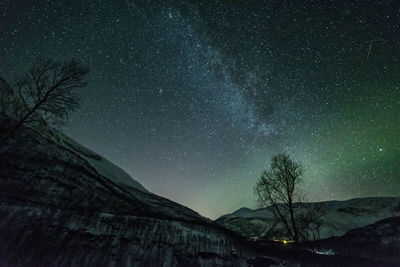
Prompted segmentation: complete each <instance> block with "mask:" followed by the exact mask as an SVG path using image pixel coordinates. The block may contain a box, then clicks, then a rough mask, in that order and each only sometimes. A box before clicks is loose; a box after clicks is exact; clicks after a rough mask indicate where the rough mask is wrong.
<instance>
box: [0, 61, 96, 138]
mask: <svg viewBox="0 0 400 267" xmlns="http://www.w3.org/2000/svg"><path fill="white" fill-rule="evenodd" d="M88 72H89V70H88V69H87V68H85V67H84V66H82V65H81V64H80V63H79V62H78V61H76V60H74V59H72V60H70V61H64V62H58V61H54V60H51V59H47V60H42V61H41V62H40V63H39V64H37V65H35V66H33V67H31V68H30V69H29V70H28V73H27V74H26V75H25V76H23V77H22V78H20V79H19V80H17V82H16V88H15V89H14V93H13V100H12V101H9V102H8V103H9V105H10V107H8V110H9V116H10V117H11V118H12V120H13V124H12V125H11V127H10V129H9V130H8V131H7V132H6V133H5V134H4V135H3V136H2V137H1V139H0V144H3V143H4V142H6V141H7V140H8V139H9V138H10V137H11V136H13V135H14V134H15V133H16V132H17V131H18V130H19V129H20V128H21V126H23V125H26V126H34V127H40V125H47V124H50V125H54V124H60V123H62V122H63V121H64V120H65V119H66V118H67V117H68V115H69V114H70V112H71V111H73V110H75V109H76V108H77V107H78V105H79V100H80V99H79V97H78V94H77V92H76V90H77V89H80V88H83V87H85V86H86V82H85V81H84V78H85V76H86V75H87V74H88ZM10 113H11V114H10Z"/></svg>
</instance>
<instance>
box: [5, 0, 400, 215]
mask: <svg viewBox="0 0 400 267" xmlns="http://www.w3.org/2000/svg"><path fill="white" fill-rule="evenodd" d="M81 2H82V3H81ZM399 5H400V2H399V1H397V0H393V1H389V0H387V1H375V0H374V1H368V0H359V1H342V0H337V1H327V0H325V1H322V0H321V1H282V0H276V1H228V0H226V1H197V2H195V1H183V2H180V1H179V2H178V1H100V0H99V1H67V0H60V1H43V0H35V1H33V0H30V1H29V0H23V1H22V0H0V76H3V77H4V78H5V79H6V80H8V81H9V82H12V81H13V80H14V78H15V77H17V76H18V75H20V74H21V73H22V72H23V71H24V70H25V69H26V67H27V66H29V65H31V64H32V63H33V62H35V60H37V59H39V58H47V57H50V58H55V59H60V60H65V59H69V58H71V57H75V58H77V59H79V60H81V61H82V62H83V63H84V64H86V65H87V66H88V67H89V68H90V69H91V73H90V75H89V77H88V82H89V85H88V87H87V88H86V89H85V90H83V91H82V94H81V95H82V105H81V109H79V110H78V111H77V112H75V113H74V114H73V115H72V116H71V117H70V120H69V121H68V122H67V123H66V125H65V126H64V128H63V131H64V132H65V133H66V134H68V135H70V136H71V137H72V138H74V139H76V140H77V141H78V142H80V143H81V144H83V145H85V146H87V147H89V148H91V149H92V150H94V151H96V152H98V153H99V154H101V155H103V156H105V157H106V158H108V159H109V160H111V161H112V162H114V163H116V164H117V165H119V166H120V167H122V168H123V169H124V170H126V171H127V172H128V173H129V174H130V175H131V176H132V177H134V178H135V179H136V180H137V181H139V182H140V183H142V184H143V185H144V186H145V187H146V188H147V189H148V190H150V191H151V192H153V193H156V194H158V195H161V196H164V197H166V198H169V199H171V200H173V201H177V202H179V203H181V204H183V205H185V206H188V207H190V208H192V209H194V210H196V211H198V212H199V213H200V214H202V215H204V216H207V217H210V218H216V217H218V216H219V215H222V214H224V213H227V212H232V211H233V210H236V209H238V208H240V207H243V206H247V207H251V208H255V207H256V203H255V201H254V199H255V198H254V196H253V186H254V185H255V182H256V180H257V179H258V178H259V175H260V174H261V172H262V170H263V169H264V168H265V167H266V166H268V165H269V160H270V158H271V156H272V155H274V154H276V153H278V152H282V151H288V152H289V153H291V154H292V155H293V157H294V158H295V159H297V160H298V161H300V162H301V163H302V164H304V167H305V182H304V186H303V187H304V191H305V192H306V193H307V195H308V198H309V200H311V201H318V200H328V199H347V198H353V197H364V196H383V195H388V196H400V9H399Z"/></svg>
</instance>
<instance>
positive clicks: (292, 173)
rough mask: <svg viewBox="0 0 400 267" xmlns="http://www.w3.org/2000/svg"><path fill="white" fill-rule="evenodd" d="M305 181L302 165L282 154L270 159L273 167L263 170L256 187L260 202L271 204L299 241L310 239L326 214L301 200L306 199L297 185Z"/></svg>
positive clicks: (290, 233)
mask: <svg viewBox="0 0 400 267" xmlns="http://www.w3.org/2000/svg"><path fill="white" fill-rule="evenodd" d="M302 181H303V169H302V167H301V165H300V164H299V163H297V162H296V161H294V160H292V159H291V158H290V156H289V155H288V154H286V153H282V154H278V155H276V156H274V157H273V158H272V159H271V166H270V169H269V170H266V171H264V172H263V174H262V175H261V177H260V179H259V180H258V182H257V184H256V186H255V187H254V192H255V195H256V198H257V200H258V202H259V205H260V206H261V207H268V206H271V208H272V211H273V212H274V214H275V216H276V218H277V219H278V220H279V221H280V222H282V223H283V224H284V226H285V228H286V231H287V234H288V235H289V236H290V237H291V238H292V239H293V241H294V242H296V243H298V242H300V241H302V240H306V239H309V238H310V235H311V233H314V232H315V231H316V232H318V231H319V227H320V217H321V216H322V214H323V213H322V209H320V208H317V209H314V208H311V207H310V205H309V204H307V205H305V204H304V203H298V202H300V201H301V200H302V199H303V196H302V194H301V191H300V190H299V188H298V185H299V184H300V183H301V182H302ZM296 202H297V203H296ZM315 205H316V204H315ZM320 210H321V212H320Z"/></svg>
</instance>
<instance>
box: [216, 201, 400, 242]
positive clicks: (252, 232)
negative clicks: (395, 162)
mask: <svg viewBox="0 0 400 267" xmlns="http://www.w3.org/2000/svg"><path fill="white" fill-rule="evenodd" d="M316 204H318V203H310V204H308V205H311V206H313V205H316ZM322 206H323V209H324V210H325V215H324V216H323V217H322V221H323V224H322V226H321V228H320V238H328V237H332V236H341V235H343V234H345V233H346V232H347V231H349V230H351V229H356V228H360V227H364V226H367V225H369V224H373V223H375V222H377V221H379V220H382V219H385V218H389V217H392V216H395V215H396V214H398V213H399V208H400V198H396V197H370V198H357V199H350V200H346V201H326V202H322ZM216 222H217V223H219V224H221V225H223V226H225V227H227V228H229V229H231V230H233V231H236V232H238V233H240V234H242V235H244V236H246V237H248V238H251V239H274V238H279V236H280V234H281V232H282V231H283V226H282V225H281V224H279V223H277V222H276V221H275V220H274V217H273V214H272V212H271V210H270V208H265V209H256V210H251V209H248V208H241V209H239V210H237V211H235V212H233V213H231V214H227V215H224V216H222V217H220V218H219V219H217V220H216Z"/></svg>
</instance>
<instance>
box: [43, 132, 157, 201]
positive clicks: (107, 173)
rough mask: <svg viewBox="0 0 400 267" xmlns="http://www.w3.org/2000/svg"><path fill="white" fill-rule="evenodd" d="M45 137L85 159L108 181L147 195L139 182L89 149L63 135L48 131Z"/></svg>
mask: <svg viewBox="0 0 400 267" xmlns="http://www.w3.org/2000/svg"><path fill="white" fill-rule="evenodd" d="M46 136H48V137H50V138H52V139H53V140H54V141H56V142H57V143H58V144H60V145H62V146H63V147H64V148H65V149H68V150H70V151H71V152H73V153H77V154H78V155H79V156H81V157H82V158H83V159H85V160H86V162H87V163H89V164H90V166H92V167H93V168H94V169H95V170H96V171H97V172H98V173H99V174H100V175H102V176H104V177H106V178H107V179H110V180H111V181H113V182H115V183H118V184H119V185H122V186H126V187H128V188H130V187H133V188H135V189H137V190H140V191H143V192H147V193H149V191H147V189H145V188H144V187H143V186H142V185H141V184H140V183H139V182H137V181H136V180H134V179H133V178H132V177H131V176H130V175H129V174H127V173H126V172H125V171H124V170H122V169H121V168H119V167H118V166H116V165H114V164H113V163H111V162H110V161H108V160H107V159H105V158H103V157H102V156H100V155H98V154H96V153H94V152H93V151H91V150H90V149H88V148H86V147H84V146H82V145H80V144H78V143H77V142H75V141H74V140H72V139H71V138H69V137H68V136H66V135H64V134H63V133H61V132H58V131H54V130H51V129H49V131H48V132H47V134H46Z"/></svg>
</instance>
